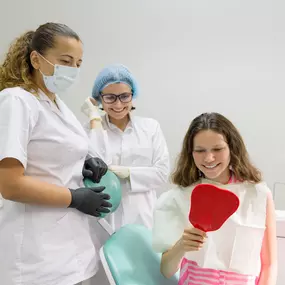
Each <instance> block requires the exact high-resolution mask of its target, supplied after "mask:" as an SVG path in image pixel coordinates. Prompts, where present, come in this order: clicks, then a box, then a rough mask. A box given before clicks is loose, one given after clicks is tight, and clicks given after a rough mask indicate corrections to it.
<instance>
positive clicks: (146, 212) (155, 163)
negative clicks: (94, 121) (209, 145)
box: [86, 115, 169, 230]
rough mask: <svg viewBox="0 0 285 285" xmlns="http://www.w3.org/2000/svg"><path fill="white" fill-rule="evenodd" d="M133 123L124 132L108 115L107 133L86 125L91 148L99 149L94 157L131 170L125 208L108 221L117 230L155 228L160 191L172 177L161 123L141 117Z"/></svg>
mask: <svg viewBox="0 0 285 285" xmlns="http://www.w3.org/2000/svg"><path fill="white" fill-rule="evenodd" d="M130 119H131V120H130V122H129V124H128V126H127V128H126V129H125V130H124V131H121V130H120V129H119V128H117V127H116V126H115V125H113V124H112V123H111V122H110V121H109V119H108V116H107V115H105V116H103V117H102V126H103V129H92V130H90V129H89V130H88V125H86V128H87V132H88V134H89V138H90V141H91V144H92V145H93V146H96V153H93V155H94V156H98V157H101V158H102V159H103V160H104V161H105V162H106V163H107V164H108V165H120V166H126V167H128V168H129V170H130V177H129V179H121V184H122V192H123V195H122V196H123V197H122V202H121V205H120V207H119V208H118V209H117V210H116V212H115V213H113V214H111V215H109V216H108V217H107V218H106V219H107V220H108V221H109V222H110V224H111V226H112V228H113V230H117V229H119V228H120V227H121V226H123V225H125V224H132V223H139V224H143V225H145V226H146V227H148V228H151V227H152V220H153V209H154V205H155V202H156V198H157V196H156V194H157V191H159V190H161V189H163V188H164V189H165V188H166V185H167V182H168V176H169V153H168V148H167V145H166V142H165V138H164V136H163V133H162V131H161V128H160V126H159V123H158V122H157V121H155V120H154V119H149V118H142V117H137V116H130ZM94 150H95V148H94Z"/></svg>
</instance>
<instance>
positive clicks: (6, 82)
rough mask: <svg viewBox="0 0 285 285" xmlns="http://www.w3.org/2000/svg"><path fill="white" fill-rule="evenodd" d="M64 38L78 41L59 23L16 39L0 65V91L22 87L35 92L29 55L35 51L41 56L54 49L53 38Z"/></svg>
mask: <svg viewBox="0 0 285 285" xmlns="http://www.w3.org/2000/svg"><path fill="white" fill-rule="evenodd" d="M56 36H64V37H70V38H75V39H77V40H78V41H79V40H80V38H79V36H78V35H77V34H76V33H75V32H74V31H73V30H72V29H70V28H69V27H68V26H66V25H64V24H59V23H46V24H44V25H41V26H39V27H38V29H37V30H36V31H28V32H26V33H25V34H23V35H22V36H20V37H19V38H17V39H16V40H15V41H14V42H13V43H12V44H11V46H10V48H9V50H8V53H7V55H6V58H5V59H4V62H3V63H2V64H1V65H0V91H2V90H3V89H5V88H10V87H22V88H23V89H26V90H27V91H37V90H38V87H37V86H36V85H35V83H34V82H33V72H34V68H33V66H32V64H31V60H30V54H31V52H32V51H34V50H36V51H37V52H38V53H40V54H41V55H44V54H45V52H46V51H47V50H48V49H50V48H53V47H54V44H55V37H56Z"/></svg>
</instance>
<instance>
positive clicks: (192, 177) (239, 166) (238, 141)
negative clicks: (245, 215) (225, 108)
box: [172, 113, 261, 187]
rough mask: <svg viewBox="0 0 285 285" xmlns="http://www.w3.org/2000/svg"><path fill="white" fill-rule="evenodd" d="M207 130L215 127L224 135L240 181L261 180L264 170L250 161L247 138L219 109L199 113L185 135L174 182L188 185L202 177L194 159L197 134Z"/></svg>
mask: <svg viewBox="0 0 285 285" xmlns="http://www.w3.org/2000/svg"><path fill="white" fill-rule="evenodd" d="M203 130H212V131H214V132H216V133H219V134H221V135H223V136H224V138H225V140H226V142H227V144H228V146H229V150H230V165H231V167H232V171H233V173H234V175H235V178H236V179H237V180H238V181H249V182H253V183H258V182H260V181H261V173H260V171H259V170H258V169H257V168H255V167H254V166H253V164H252V163H251V162H250V159H249V155H248V152H247V150H246V146H245V144H244V141H243V139H242V137H241V135H240V133H239V131H238V130H237V128H236V127H235V126H234V125H233V124H232V123H231V122H230V121H229V120H228V119H227V118H225V117H224V116H223V115H221V114H219V113H204V114H201V115H200V116H198V117H196V118H195V119H194V120H193V121H192V122H191V124H190V127H189V129H188V131H187V133H186V135H185V138H184V141H183V146H182V151H181V153H180V155H179V157H178V161H177V164H176V169H175V170H174V172H173V174H172V181H173V183H174V184H176V185H179V186H182V187H187V186H190V185H192V184H193V183H195V182H197V181H198V180H199V179H200V175H199V170H198V168H197V167H196V165H195V163H194V159H193V155H192V153H193V141H194V137H195V136H196V135H197V134H198V133H199V132H200V131H203Z"/></svg>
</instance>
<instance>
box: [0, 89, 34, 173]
mask: <svg viewBox="0 0 285 285" xmlns="http://www.w3.org/2000/svg"><path fill="white" fill-rule="evenodd" d="M32 125H33V124H32V114H31V109H30V107H29V106H28V104H27V103H26V102H25V100H24V99H23V98H20V97H18V96H15V95H14V94H13V95H12V94H9V92H8V91H6V90H5V91H2V92H1V93H0V161H1V160H3V159H4V158H15V159H17V160H18V161H20V162H21V163H22V165H23V166H24V168H26V167H27V147H28V143H29V140H30V133H31V131H32Z"/></svg>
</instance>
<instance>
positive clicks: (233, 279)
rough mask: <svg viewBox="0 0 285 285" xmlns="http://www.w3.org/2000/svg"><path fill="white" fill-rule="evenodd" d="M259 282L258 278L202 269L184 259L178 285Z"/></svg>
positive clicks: (247, 284)
mask: <svg viewBox="0 0 285 285" xmlns="http://www.w3.org/2000/svg"><path fill="white" fill-rule="evenodd" d="M257 282H258V278H257V277H256V276H251V275H243V274H238V273H233V272H227V271H223V270H215V269H208V268H201V267H199V266H198V265H197V263H196V262H194V261H191V260H188V259H186V258H184V259H183V260H182V263H181V268H180V279H179V282H178V285H257Z"/></svg>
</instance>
